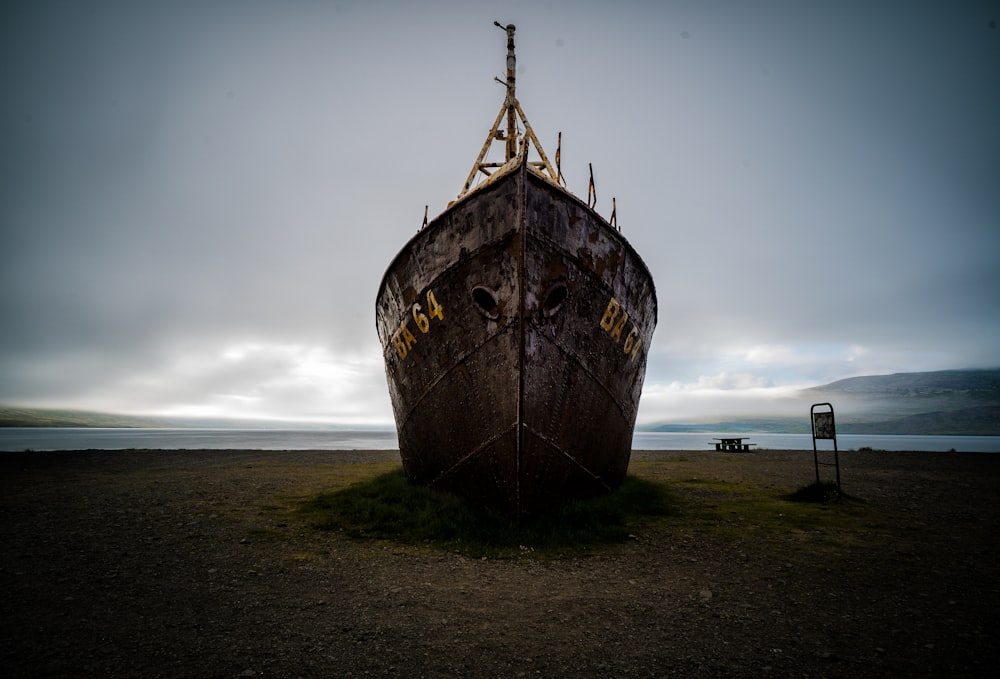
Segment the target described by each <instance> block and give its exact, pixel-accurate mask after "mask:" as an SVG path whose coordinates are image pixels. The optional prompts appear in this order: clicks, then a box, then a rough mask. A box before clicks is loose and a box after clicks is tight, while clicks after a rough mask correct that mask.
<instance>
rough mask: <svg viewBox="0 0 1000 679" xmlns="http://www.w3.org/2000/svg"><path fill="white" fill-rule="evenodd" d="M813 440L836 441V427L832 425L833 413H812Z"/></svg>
mask: <svg viewBox="0 0 1000 679" xmlns="http://www.w3.org/2000/svg"><path fill="white" fill-rule="evenodd" d="M812 417H813V438H814V439H836V438H837V427H836V426H835V425H834V424H833V411H832V410H831V411H830V412H826V413H813V414H812Z"/></svg>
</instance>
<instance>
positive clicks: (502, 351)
mask: <svg viewBox="0 0 1000 679" xmlns="http://www.w3.org/2000/svg"><path fill="white" fill-rule="evenodd" d="M655 324H656V294H655V290H654V287H653V281H652V278H651V276H650V274H649V271H648V269H647V268H646V266H645V264H644V263H643V262H642V260H641V259H640V257H639V256H638V254H636V252H635V251H634V250H633V249H632V247H631V246H630V245H629V244H628V243H627V241H625V239H624V238H623V237H622V236H621V234H620V233H619V232H618V231H617V230H616V229H614V228H613V227H611V226H609V225H608V223H607V222H606V221H605V220H604V219H603V218H601V217H600V216H599V215H598V214H597V213H596V212H594V211H593V210H591V209H590V208H589V207H588V206H587V205H586V204H585V203H584V202H582V201H581V200H579V199H578V198H576V197H575V196H573V195H572V194H570V193H568V192H567V191H565V190H564V189H563V188H561V187H559V186H558V185H556V184H554V183H553V182H551V181H549V180H547V179H545V178H542V177H539V176H537V174H536V173H535V171H534V170H533V169H532V168H530V167H529V166H528V164H527V163H523V162H522V163H520V164H519V165H518V166H516V167H514V168H512V169H511V171H508V172H506V173H505V174H504V175H503V176H498V177H496V178H494V181H491V182H490V183H489V185H488V186H483V187H480V188H478V189H477V190H475V191H472V192H471V193H469V194H468V195H466V196H464V197H463V198H462V199H461V200H459V201H457V202H456V203H454V204H453V205H452V206H450V207H449V208H448V209H447V210H446V211H445V212H444V213H443V214H441V215H440V216H439V217H437V218H436V219H435V220H433V221H432V222H431V223H430V224H428V225H427V226H426V227H425V228H424V229H422V230H421V231H420V232H418V233H417V235H416V236H414V238H412V239H411V240H410V241H409V242H408V243H407V244H406V246H405V247H404V248H403V249H402V250H401V251H400V253H399V254H398V255H397V256H396V258H395V259H394V260H393V262H392V263H391V264H390V266H389V268H388V270H387V271H386V273H385V275H384V277H383V279H382V284H381V286H380V288H379V292H378V297H377V303H376V326H377V329H378V334H379V339H380V340H381V343H382V347H383V352H384V356H385V364H386V377H387V381H388V385H389V394H390V397H391V401H392V405H393V409H394V413H395V419H396V427H397V432H398V436H399V446H400V454H401V456H402V459H403V467H404V470H405V472H406V475H407V476H408V477H409V479H410V480H411V481H413V482H415V483H421V484H429V485H431V486H433V487H436V488H441V489H445V490H449V491H453V492H455V493H458V494H460V495H462V496H464V497H466V498H468V499H470V500H472V501H474V502H478V503H482V504H487V505H491V506H493V507H496V508H498V509H500V510H501V511H503V512H505V513H507V514H509V515H511V516H516V517H519V518H524V517H527V516H531V515H533V514H537V513H539V512H542V511H545V510H546V509H549V508H551V507H553V506H556V505H558V504H561V503H563V502H565V501H566V500H570V499H576V498H585V497H590V496H594V495H599V494H602V493H607V492H610V491H611V490H613V489H615V488H616V487H618V486H619V485H620V484H621V482H622V480H623V479H624V477H625V473H626V470H627V468H628V462H629V455H630V452H631V443H632V431H633V427H634V424H635V416H636V410H637V408H638V405H639V395H640V392H641V390H642V382H643V377H644V374H645V369H646V350H647V347H648V346H649V342H650V340H651V338H652V333H653V328H654V327H655Z"/></svg>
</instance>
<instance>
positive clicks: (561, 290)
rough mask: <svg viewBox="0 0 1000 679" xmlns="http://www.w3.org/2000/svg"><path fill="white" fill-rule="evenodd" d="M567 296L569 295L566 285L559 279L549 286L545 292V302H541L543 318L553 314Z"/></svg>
mask: <svg viewBox="0 0 1000 679" xmlns="http://www.w3.org/2000/svg"><path fill="white" fill-rule="evenodd" d="M567 297H569V288H567V287H566V284H565V283H563V282H561V281H560V282H559V283H555V284H554V285H551V286H549V289H548V291H547V292H546V293H545V302H544V303H543V304H542V315H543V316H544V317H545V318H551V317H552V316H554V315H555V313H556V312H557V311H559V307H561V306H562V305H563V302H565V301H566V298H567Z"/></svg>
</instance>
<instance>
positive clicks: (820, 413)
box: [809, 403, 841, 493]
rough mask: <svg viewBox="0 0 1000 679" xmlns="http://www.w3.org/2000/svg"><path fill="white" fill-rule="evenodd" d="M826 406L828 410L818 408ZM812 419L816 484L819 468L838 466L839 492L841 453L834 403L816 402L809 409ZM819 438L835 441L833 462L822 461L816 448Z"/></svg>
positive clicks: (838, 485)
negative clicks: (834, 415) (839, 450)
mask: <svg viewBox="0 0 1000 679" xmlns="http://www.w3.org/2000/svg"><path fill="white" fill-rule="evenodd" d="M823 406H826V407H827V408H828V410H817V408H822V407H823ZM809 415H810V418H809V419H810V420H811V421H812V438H813V461H814V462H815V463H816V485H817V486H818V485H819V484H820V480H819V468H820V465H823V466H824V467H836V469H837V492H838V493H839V492H841V491H840V453H839V452H838V451H837V424H836V422H835V421H834V417H833V405H832V404H830V403H816V404H814V405H813V406H812V407H811V408H810V409H809ZM817 439H831V440H832V441H833V464H830V463H829V462H820V461H819V453H818V452H817V450H816V440H817Z"/></svg>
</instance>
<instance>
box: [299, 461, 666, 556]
mask: <svg viewBox="0 0 1000 679" xmlns="http://www.w3.org/2000/svg"><path fill="white" fill-rule="evenodd" d="M673 511H674V499H673V497H672V496H671V494H670V492H669V491H668V489H667V487H666V486H665V485H664V484H659V483H654V482H651V481H646V480H643V479H640V478H638V477H635V476H628V477H627V478H626V480H625V482H624V483H623V484H622V486H621V488H619V489H618V490H617V491H615V492H614V493H612V494H610V495H606V496H602V497H597V498H593V499H590V500H584V501H577V502H572V503H569V504H567V505H565V506H563V507H561V508H559V509H557V510H554V511H552V512H550V513H548V514H545V515H542V516H539V517H536V518H533V519H530V520H526V521H525V522H523V523H518V522H517V521H515V520H512V519H510V518H509V517H507V516H505V515H503V514H500V513H499V512H496V511H493V510H490V509H487V508H483V507H477V506H474V505H471V504H469V503H467V502H465V501H464V500H462V499H461V498H459V497H457V496H455V495H452V494H450V493H445V492H441V491H436V490H432V489H430V488H427V487H424V486H417V485H413V484H410V483H409V482H407V480H406V478H405V476H404V475H403V472H402V470H401V469H397V470H394V471H391V472H388V473H384V474H381V475H378V476H376V477H374V478H371V479H368V480H365V481H360V482H357V483H354V484H352V485H350V486H347V487H346V488H342V489H340V490H336V491H333V492H325V493H321V494H319V495H316V496H313V497H312V498H309V499H308V500H306V501H305V502H303V503H302V504H301V506H300V507H299V512H300V513H301V514H302V515H303V516H304V517H305V518H306V520H307V521H308V522H309V523H310V524H311V525H313V526H315V527H317V528H322V529H326V530H336V531H341V532H343V533H344V534H345V535H348V536H349V537H353V538H375V539H385V540H392V541H395V542H400V543H403V544H411V545H427V546H431V547H438V548H445V549H449V550H452V551H457V552H460V553H462V554H466V555H468V556H474V557H493V558H497V557H511V556H517V555H526V554H531V555H533V556H536V557H545V556H558V555H566V554H586V553H589V552H591V551H592V550H593V549H595V548H598V547H600V546H602V545H608V544H614V543H620V542H623V541H625V540H627V539H628V538H629V535H630V533H631V531H632V529H633V528H634V527H635V526H637V525H641V524H642V523H643V522H645V521H648V520H653V519H655V518H656V517H663V516H667V515H670V514H671V513H673Z"/></svg>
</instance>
